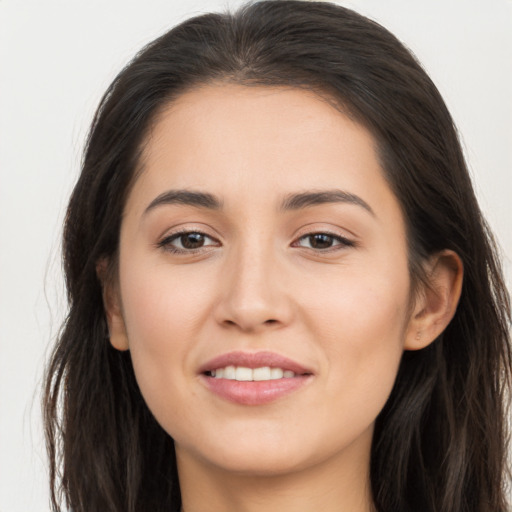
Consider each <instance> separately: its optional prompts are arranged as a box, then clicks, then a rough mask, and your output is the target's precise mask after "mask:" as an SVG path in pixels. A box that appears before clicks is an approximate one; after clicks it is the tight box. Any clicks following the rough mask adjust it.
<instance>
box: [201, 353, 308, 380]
mask: <svg viewBox="0 0 512 512" xmlns="http://www.w3.org/2000/svg"><path fill="white" fill-rule="evenodd" d="M226 366H244V367H246V368H261V367H263V366H270V367H273V368H281V369H282V370H290V371H292V372H294V373H295V374H299V375H303V374H310V373H312V371H311V370H310V369H308V368H306V367H304V366H302V365H301V364H299V363H297V362H296V361H293V360H292V359H290V358H288V357H285V356H282V355H280V354H276V353H275V352H268V351H265V352H253V353H251V352H241V351H235V352H228V353H226V354H221V355H220V356H217V357H214V358H213V359H210V360H209V361H207V362H206V363H204V364H203V365H201V367H200V368H199V373H206V372H210V371H212V370H216V369H218V368H225V367H226Z"/></svg>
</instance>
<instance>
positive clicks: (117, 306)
mask: <svg viewBox="0 0 512 512" xmlns="http://www.w3.org/2000/svg"><path fill="white" fill-rule="evenodd" d="M108 266H109V263H108V261H107V260H106V259H102V260H100V261H99V262H98V263H97V264H96V274H97V276H98V279H99V280H100V283H101V287H102V290H103V307H104V309H105V317H106V319H107V324H108V337H109V341H110V344H111V345H112V346H113V347H114V348H115V349H117V350H120V351H125V350H128V349H129V348H130V347H129V345H128V336H127V334H126V326H125V323H124V318H123V314H122V308H121V300H120V297H119V291H118V287H117V285H116V284H115V283H114V280H113V279H112V278H111V276H109V273H110V272H109V270H108Z"/></svg>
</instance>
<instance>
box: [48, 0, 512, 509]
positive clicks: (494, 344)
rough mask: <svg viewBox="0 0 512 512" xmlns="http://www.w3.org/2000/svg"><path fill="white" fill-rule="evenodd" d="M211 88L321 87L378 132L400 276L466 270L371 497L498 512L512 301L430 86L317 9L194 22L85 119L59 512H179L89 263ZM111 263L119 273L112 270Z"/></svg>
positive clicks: (378, 440) (158, 437)
mask: <svg viewBox="0 0 512 512" xmlns="http://www.w3.org/2000/svg"><path fill="white" fill-rule="evenodd" d="M211 81H225V82H235V83H238V84H244V85H247V86H251V85H273V86H275V85H285V86H292V87H301V88H306V89H309V90H314V91H316V92H318V93H320V94H323V95H324V96H327V97H329V98H331V99H332V100H333V103H335V104H336V105H342V106H343V109H344V111H345V112H348V113H349V115H351V116H353V117H354V118H355V119H357V120H358V121H359V122H360V123H362V124H363V125H364V126H366V127H367V128H368V129H369V130H370V131H371V132H372V134H373V135H374V137H375V139H376V141H377V143H378V149H379V156H380V159H381V163H382V167H383V169H384V170H385V173H386V178H387V180H388V183H389V185H390V187H391V188H392V190H393V191H394V193H395V195H396V197H397V198H398V201H399V202H400V204H401V206H402V209H403V212H404V217H405V220H406V223H407V229H408V242H409V260H410V272H411V276H412V278H413V281H414V280H417V279H424V276H423V275H422V271H421V270H422V262H423V261H425V259H426V258H427V257H428V256H429V255H431V254H433V253H435V252H437V251H439V250H442V249H451V250H453V251H455V252H456V253H457V254H458V255H459V256H460V258H461V259H462V262H463V264H464V269H465V277H464V286H463V291H462V297H461V300H460V303H459V307H458V309H457V312H456V314H455V317H454V319H453V321H452V322H451V324H450V325H449V326H448V328H447V329H446V330H445V332H444V333H443V334H442V335H441V336H440V337H439V338H438V339H437V340H436V341H435V342H434V343H433V344H432V345H430V346H429V347H428V348H426V349H423V350H421V351H417V352H406V353H404V355H403V359H402V362H401V365H400V369H399V372H398V376H397V379H396V383H395V386H394V389H393V391H392V393H391V396H390V398H389V400H388V402H387V404H386V406H385V408H384V410H383V411H382V412H381V414H380V415H379V417H378V419H377V424H376V428H375V434H374V439H373V446H372V457H371V486H372V493H373V498H374V502H375V505H376V507H377V510H378V511H380V512H409V511H410V512H417V511H419V510H421V511H432V512H448V511H450V512H506V510H507V505H506V498H505V493H504V483H505V474H506V421H505V405H506V395H507V390H509V389H510V381H511V362H512V357H511V348H510V337H509V326H510V304H509V298H508V295H507V292H506V289H505V286H504V283H503V278H502V272H501V269H500V264H499V259H498V258H497V256H496V249H495V246H494V243H493V240H492V236H491V234H490V232H489V229H488V227H487V225H486V223H485V221H484V219H483V217H482V215H481V213H480V210H479V207H478V204H477V201H476V199H475V195H474V192H473V189H472V185H471V182H470V178H469V176H468V171H467V168H466V164H465V162H464V158H463V155H462V151H461V147H460V143H459V141H458V137H457V133H456V129H455V128H454V125H453V121H452V119H451V117H450V114H449V113H448V111H447V109H446V106H445V104H444V102H443V100H442V98H441V96H440V95H439V93H438V91H437V89H436V87H435V86H434V84H433V83H432V82H431V80H430V79H429V78H428V76H427V75H426V73H425V72H424V71H423V69H422V68H421V66H420V65H419V64H418V63H417V62H416V60H415V59H414V58H413V57H412V55H411V54H410V52H409V51H408V50H406V49H405V48H404V46H403V45H402V44H401V43H400V42H399V41H398V40H397V39H396V38H395V37H394V36H393V35H392V34H390V33H389V32H388V31H387V30H385V29H384V28H383V27H381V26H380V25H378V24H377V23H375V22H373V21H370V20H368V19H366V18H364V17H363V16H360V15H359V14H357V13H355V12H353V11H351V10H348V9H345V8H342V7H338V6H335V5H333V4H329V3H323V2H300V1H294V0H290V1H288V0H270V1H262V2H256V3H252V4H249V5H246V6H245V7H243V8H241V9H240V10H239V11H237V12H236V13H234V14H208V15H202V16H199V17H196V18H193V19H190V20H188V21H186V22H184V23H182V24H181V25H179V26H177V27H176V28H174V29H172V30H171V31H169V32H168V33H166V34H164V35H163V36H161V37H160V38H159V39H157V40H155V41H154V42H152V43H151V44H150V45H148V46H147V47H146V48H145V49H143V51H142V52H141V53H139V54H138V55H137V56H136V57H135V59H134V60H133V61H132V62H131V63H130V64H129V65H128V66H127V67H126V68H125V69H124V70H123V71H122V72H121V73H120V74H119V75H118V77H117V78H116V79H115V81H114V82H113V83H112V85H111V86H110V87H109V89H108V90H107V92H106V94H105V96H104V97H103V99H102V101H101V104H100V106H99V108H98V110H97V113H96V116H95V118H94V121H93V124H92V127H91V131H90V134H89V138H88V141H87V146H86V150H85V155H84V159H83V166H82V172H81V175H80V178H79V180H78V182H77V184H76V187H75V189H74V192H73V194H72V197H71V200H70V203H69V207H68V211H67V217H66V223H65V230H64V248H63V251H64V268H65V275H66V284H67V290H68V299H69V314H68V317H67V319H66V322H65V324H64V325H63V328H62V331H61V334H60V337H59V340H58V343H57V345H56V347H55V350H54V352H53V354H52V358H51V361H50V362H49V365H48V368H47V377H46V388H45V395H44V413H45V426H46V436H47V445H48V451H49V456H50V464H51V465H50V477H51V489H52V498H51V500H52V506H53V510H54V511H58V510H61V508H60V506H61V504H62V503H64V504H65V505H66V506H67V507H71V508H72V509H73V511H74V512H98V511H102V512H141V511H146V510H147V511H152V512H159V511H164V510H165V511H169V510H176V511H177V510H179V507H180V493H179V484H178V475H177V471H176V463H175V458H174V446H173V441H172V439H171V438H170V437H169V436H168V435H167V434H166V433H165V431H164V430H163V429H162V428H161V427H160V426H159V425H158V424H157V422H156V421H155V419H154V418H153V416H152V415H151V413H150V412H149V410H148V408H147V406H146V405H145V403H144V400H143V399H142V397H141V394H140V392H139V389H138V387H137V384H136V381H135V377H134V373H133V368H132V364H131V360H130V354H129V352H126V353H121V352H118V351H116V350H114V349H113V348H112V347H111V346H110V344H109V342H108V339H107V333H106V324H105V320H104V310H103V302H102V289H101V284H100V282H99V280H98V278H97V276H96V265H97V263H98V261H100V260H101V259H103V258H107V259H108V260H109V261H111V262H115V260H116V255H117V251H118V243H119V231H120V225H121V219H122V211H123V206H124V203H125V199H126V197H127V193H128V192H129V189H130V186H131V184H132V183H133V181H134V179H135V177H136V175H137V172H138V171H139V170H140V169H139V166H138V163H139V155H140V152H141V149H142V145H143V143H144V140H145V136H146V135H147V132H148V129H149V128H150V125H151V123H152V122H153V121H154V120H155V116H156V114H157V113H158V111H159V110H160V109H161V108H162V107H163V106H164V105H166V104H168V103H169V102H170V101H172V100H173V98H176V97H177V96H178V95H179V94H180V93H182V92H184V91H186V90H187V89H190V88H191V87H193V86H195V85H198V84H205V83H208V82H211ZM114 267H115V265H113V267H112V268H114Z"/></svg>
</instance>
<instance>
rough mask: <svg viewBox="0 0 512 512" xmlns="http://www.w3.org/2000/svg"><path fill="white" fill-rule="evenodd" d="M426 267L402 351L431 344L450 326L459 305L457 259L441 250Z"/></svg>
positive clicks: (460, 266) (460, 273)
mask: <svg viewBox="0 0 512 512" xmlns="http://www.w3.org/2000/svg"><path fill="white" fill-rule="evenodd" d="M427 267H428V272H427V281H428V284H425V285H423V289H422V290H420V291H419V293H418V294H417V297H416V302H415V304H414V309H413V312H412V315H411V318H410V321H409V325H408V329H407V333H406V338H405V344H404V349H405V350H420V349H422V348H425V347H426V346H427V345H429V344H430V343H432V342H433V341H434V340H435V339H436V338H437V337H438V336H439V335H440V334H441V333H442V332H443V331H444V330H445V328H446V327H447V325H448V324H449V323H450V321H451V319H452V318H453V315H455V311H456V309H457V304H458V303H459V299H460V294H461V290H462V279H463V274H464V267H463V264H462V261H461V259H460V257H459V256H458V255H457V254H456V253H455V252H453V251H451V250H444V251H441V252H439V253H436V254H434V255H433V256H432V257H431V258H430V260H429V262H428V264H427Z"/></svg>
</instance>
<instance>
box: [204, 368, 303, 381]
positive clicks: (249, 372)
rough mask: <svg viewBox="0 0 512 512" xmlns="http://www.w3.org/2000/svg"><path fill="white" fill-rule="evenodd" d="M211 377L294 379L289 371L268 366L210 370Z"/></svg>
mask: <svg viewBox="0 0 512 512" xmlns="http://www.w3.org/2000/svg"><path fill="white" fill-rule="evenodd" d="M210 376H211V377H215V378H216V379H227V380H238V381H242V382H247V381H263V380H277V379H283V378H284V379H291V378H292V377H295V373H294V372H292V371H291V370H283V369H282V368H270V366H262V367H260V368H254V369H253V368H247V367H245V366H226V367H225V368H217V369H216V370H211V372H210Z"/></svg>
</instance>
